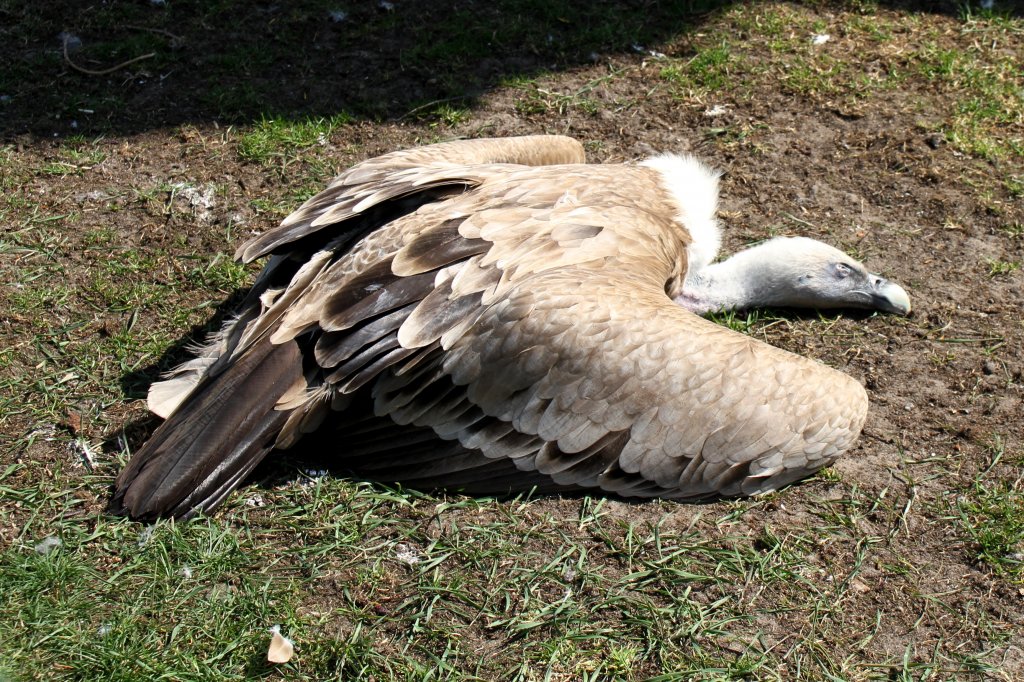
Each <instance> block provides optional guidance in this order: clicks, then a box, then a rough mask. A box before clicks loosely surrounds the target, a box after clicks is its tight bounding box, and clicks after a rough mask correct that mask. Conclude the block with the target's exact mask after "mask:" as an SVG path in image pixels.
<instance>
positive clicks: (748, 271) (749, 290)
mask: <svg viewBox="0 0 1024 682" xmlns="http://www.w3.org/2000/svg"><path fill="white" fill-rule="evenodd" d="M762 256H763V254H761V253H760V249H759V247H756V246H755V247H753V248H749V249H746V250H744V251H740V252H739V253H737V254H735V255H733V256H732V257H731V258H728V259H726V260H724V261H722V262H721V263H714V264H712V265H708V266H706V267H704V268H702V269H701V270H698V271H697V272H690V273H687V276H686V280H685V282H684V283H683V291H682V293H680V294H679V295H678V296H677V297H676V299H675V300H676V302H677V303H679V304H680V305H681V306H683V307H684V308H686V309H687V310H690V311H692V312H695V313H697V314H698V315H705V314H707V313H715V312H723V311H728V310H746V309H749V308H757V307H764V306H772V305H779V304H780V294H781V291H780V286H779V283H780V281H781V280H782V279H783V278H782V277H780V275H781V274H783V273H781V272H775V270H782V268H781V267H780V266H777V265H775V264H773V262H772V261H770V260H769V261H765V260H764V259H763V258H762Z"/></svg>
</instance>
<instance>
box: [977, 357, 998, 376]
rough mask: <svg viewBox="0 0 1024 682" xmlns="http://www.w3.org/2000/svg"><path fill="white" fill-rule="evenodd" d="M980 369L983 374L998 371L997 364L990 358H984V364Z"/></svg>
mask: <svg viewBox="0 0 1024 682" xmlns="http://www.w3.org/2000/svg"><path fill="white" fill-rule="evenodd" d="M981 371H983V372H984V373H985V374H988V375H992V374H995V373H996V372H998V371H999V365H997V364H996V363H995V362H993V361H991V360H986V361H985V364H984V365H983V366H982V368H981Z"/></svg>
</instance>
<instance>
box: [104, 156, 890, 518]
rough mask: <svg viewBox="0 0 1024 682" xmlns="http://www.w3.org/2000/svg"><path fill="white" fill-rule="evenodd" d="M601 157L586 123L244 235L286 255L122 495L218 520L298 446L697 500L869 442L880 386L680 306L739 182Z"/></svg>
mask: <svg viewBox="0 0 1024 682" xmlns="http://www.w3.org/2000/svg"><path fill="white" fill-rule="evenodd" d="M583 161H584V159H583V152H582V147H581V146H580V145H579V143H577V142H575V141H574V140H571V139H568V138H561V137H529V138H512V139H505V140H476V141H465V142H455V143H447V144H442V145H434V146H430V147H424V148H420V149H414V150H410V151H404V152H396V153H393V154H389V155H386V156H383V157H380V158H377V159H372V160H370V161H367V162H364V163H362V164H360V165H357V166H355V167H353V168H352V169H350V170H349V171H348V172H346V173H345V174H343V175H342V176H340V177H339V178H338V179H337V180H336V181H335V182H334V183H332V185H331V186H330V187H329V188H328V189H326V190H325V191H324V192H322V193H321V194H319V195H317V196H316V197H314V198H313V199H311V200H310V201H308V202H307V203H306V204H305V205H304V206H303V207H302V208H300V209H299V210H298V211H296V212H295V213H294V214H293V215H291V216H290V217H289V218H288V219H286V220H285V221H284V223H283V224H282V225H281V226H280V227H278V228H276V229H274V230H271V231H269V232H267V233H266V234H264V235H262V236H260V237H258V238H256V239H254V240H252V241H251V242H250V243H249V244H247V245H245V246H243V247H242V248H241V249H240V250H239V255H240V256H241V257H242V258H244V259H245V260H247V261H251V260H253V259H255V258H259V257H261V256H264V255H267V254H274V255H273V256H272V257H271V259H270V261H269V263H268V264H267V266H266V268H265V270H264V271H263V273H262V274H261V276H260V278H259V280H258V281H257V283H256V285H255V286H254V288H253V290H252V292H251V293H250V294H249V296H248V298H247V299H246V301H245V302H244V303H243V305H242V308H241V311H240V314H239V317H238V318H237V320H236V321H234V322H233V323H232V324H230V325H228V327H226V328H225V329H224V331H223V332H222V333H221V335H220V336H219V337H218V338H217V339H215V340H214V342H213V343H212V344H211V345H210V346H209V347H208V349H207V350H206V351H205V352H204V353H203V354H202V355H201V356H200V357H199V358H197V359H196V360H193V361H191V362H190V363H186V365H184V366H183V367H182V368H181V369H180V370H179V371H178V373H177V374H176V375H175V376H173V377H172V378H170V379H168V380H167V381H165V382H163V383H162V384H157V385H155V386H154V388H153V390H152V392H151V395H150V405H151V407H152V408H153V410H154V411H155V412H157V413H158V414H161V415H163V416H167V417H169V419H168V421H167V422H166V423H165V424H164V425H162V426H161V427H160V428H159V429H158V430H157V431H156V433H154V435H153V438H152V439H151V440H150V442H149V443H147V445H146V446H145V447H144V448H143V449H142V450H140V452H139V453H137V455H136V456H135V458H134V459H133V460H132V462H131V463H130V464H129V465H128V467H127V468H126V469H125V471H124V472H122V474H121V476H120V477H119V478H118V481H117V484H116V492H115V498H114V506H115V508H117V509H118V510H120V511H124V512H127V513H129V514H131V515H133V516H136V517H152V516H157V515H174V516H187V515H190V514H191V513H192V512H193V511H194V510H196V509H203V510H209V509H211V508H212V507H214V506H216V504H218V503H219V502H220V501H221V500H222V499H223V497H224V496H225V495H226V494H227V493H228V492H230V490H231V489H232V488H234V487H235V486H236V485H237V484H238V483H239V482H240V481H241V479H242V478H244V476H245V475H246V474H247V473H248V472H249V471H250V470H251V469H252V468H253V467H254V466H255V464H256V463H258V462H259V461H260V459H262V458H263V457H264V456H265V454H266V453H267V452H269V451H270V450H271V449H273V448H274V447H285V448H287V447H292V446H295V445H296V444H297V443H302V444H307V445H309V446H310V447H311V448H315V449H316V450H317V451H318V452H320V453H322V454H323V455H325V456H330V457H331V458H333V459H334V460H335V461H336V462H337V464H338V465H339V466H340V467H342V468H346V469H349V470H352V471H355V472H357V473H358V474H359V475H362V476H368V477H372V478H378V479H382V480H387V481H401V482H403V483H406V484H410V485H416V486H422V487H441V486H443V487H449V488H454V489H460V490H466V491H468V492H481V493H505V492H515V491H522V490H530V489H531V488H534V487H536V488H537V489H539V490H541V491H558V490H582V489H594V490H600V491H607V492H612V493H616V494H620V495H624V496H640V497H645V496H662V497H668V498H677V499H695V498H701V497H707V496H709V495H747V494H753V493H759V492H763V491H768V490H774V489H776V488H778V487H780V486H782V485H785V484H787V483H790V482H792V481H794V480H796V479H798V478H800V477H802V476H805V475H807V474H808V473H810V472H813V471H815V470H817V469H819V468H820V467H822V466H825V465H827V464H829V463H831V462H832V461H834V460H835V459H836V458H837V457H838V456H839V455H841V454H842V453H843V452H844V451H846V450H847V449H849V448H850V447H851V446H852V444H853V443H854V441H855V440H856V438H857V436H858V434H859V432H860V429H861V427H862V425H863V423H864V419H865V415H866V413H867V406H868V401H867V396H866V394H865V391H864V389H863V388H862V387H861V385H860V384H859V383H858V382H856V381H855V380H853V379H852V378H850V377H848V376H846V375H844V374H842V373H840V372H838V371H835V370H833V369H830V368H828V367H826V366H824V365H822V364H820V363H817V362H814V361H811V360H808V359H806V358H802V357H799V356H796V355H793V354H791V353H787V352H784V351H782V350H779V349H776V348H774V347H771V346H769V345H767V344H764V343H761V342H759V341H756V340H754V339H751V338H749V337H746V336H743V335H741V334H737V333H735V332H732V331H729V330H727V329H725V328H723V327H720V326H718V325H715V324H713V323H711V322H709V321H706V320H704V319H703V318H701V317H699V316H698V315H695V314H694V313H692V312H690V311H688V310H686V309H684V308H683V307H682V306H680V305H679V304H678V303H676V302H675V301H673V299H674V298H679V297H682V296H683V287H684V281H686V279H687V274H688V267H687V262H688V257H689V258H690V259H691V260H695V259H696V260H703V261H708V260H710V258H711V257H713V255H714V254H713V253H711V255H710V256H709V249H708V248H705V247H706V244H705V243H704V241H702V240H703V237H702V240H697V241H695V240H694V239H693V238H692V236H691V235H692V234H698V235H705V234H710V233H711V232H714V230H716V229H717V228H715V226H714V211H715V206H716V200H717V194H716V193H717V180H716V177H715V176H714V174H711V173H709V172H707V171H706V170H705V169H703V167H702V166H700V165H699V164H697V162H696V161H693V160H692V159H686V158H677V159H676V160H675V161H672V160H671V159H669V161H665V160H664V159H662V160H660V161H658V160H656V161H654V162H651V163H649V164H647V165H643V164H641V165H627V166H622V165H607V166H602V165H585V164H584V163H583ZM666 163H668V165H669V166H671V167H672V168H673V169H675V170H673V171H672V172H670V173H669V172H666V171H665V168H664V166H665V164H666ZM672 173H677V174H678V173H681V174H682V176H683V177H690V176H692V177H691V180H692V181H693V182H692V183H684V184H691V186H688V187H682V188H678V187H677V188H672V187H666V178H667V177H668V176H670V175H672ZM702 183H703V184H702ZM709 194H710V196H709ZM714 239H717V233H716V232H715V233H714ZM716 250H717V242H715V243H714V245H713V248H711V249H710V252H713V251H716ZM701 265H702V266H703V265H707V263H706V262H703V263H701ZM690 274H691V275H693V274H694V272H693V271H691V272H690ZM691 280H693V277H691ZM900 291H902V290H900ZM904 298H905V294H904ZM906 308H907V309H909V301H908V302H907V305H906ZM904 312H905V311H904Z"/></svg>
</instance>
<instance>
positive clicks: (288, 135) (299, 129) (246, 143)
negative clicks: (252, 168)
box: [238, 114, 351, 165]
mask: <svg viewBox="0 0 1024 682" xmlns="http://www.w3.org/2000/svg"><path fill="white" fill-rule="evenodd" d="M350 120H351V117H349V116H348V115H346V114H338V115H337V116H333V117H331V118H329V119H325V118H318V119H309V120H306V121H303V122H299V123H295V122H291V121H286V120H283V119H276V118H273V119H266V118H265V119H263V120H261V121H260V122H259V123H257V124H256V125H254V126H252V128H251V129H250V130H249V131H248V132H245V133H243V134H242V135H241V136H240V137H239V140H238V155H239V156H240V157H242V158H243V159H245V160H246V161H253V162H255V163H259V164H264V165H268V164H270V163H271V162H274V161H279V162H281V163H282V164H287V163H288V162H290V161H294V160H296V159H298V158H299V156H300V154H302V153H303V152H306V151H307V150H309V148H310V147H313V146H316V145H320V146H324V145H326V144H327V143H328V140H329V138H330V136H331V133H332V132H333V131H334V129H335V128H337V127H338V126H340V125H344V124H346V123H348V122H349V121H350Z"/></svg>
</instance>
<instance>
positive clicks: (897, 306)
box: [871, 275, 910, 315]
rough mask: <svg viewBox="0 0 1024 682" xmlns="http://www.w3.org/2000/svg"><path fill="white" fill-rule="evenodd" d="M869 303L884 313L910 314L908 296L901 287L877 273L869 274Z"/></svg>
mask: <svg viewBox="0 0 1024 682" xmlns="http://www.w3.org/2000/svg"><path fill="white" fill-rule="evenodd" d="M871 303H872V307H874V308H877V309H878V310H881V311H882V312H885V313H894V314H896V315H909V314H910V296H908V295H907V292H906V291H905V290H904V289H903V287H901V286H900V285H899V284H896V283H895V282H890V281H889V280H887V279H885V278H884V277H880V276H878V275H871Z"/></svg>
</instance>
